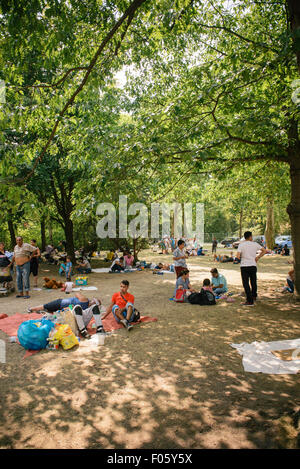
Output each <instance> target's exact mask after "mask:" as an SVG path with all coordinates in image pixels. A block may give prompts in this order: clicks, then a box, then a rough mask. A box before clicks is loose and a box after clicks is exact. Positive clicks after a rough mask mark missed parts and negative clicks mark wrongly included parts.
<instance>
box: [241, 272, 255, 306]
mask: <svg viewBox="0 0 300 469" xmlns="http://www.w3.org/2000/svg"><path fill="white" fill-rule="evenodd" d="M256 273H257V267H256V266H254V265H251V266H250V267H241V275H242V281H243V287H244V290H245V293H246V297H247V303H251V304H253V300H256V297H257V281H256ZM249 281H250V285H249ZM250 286H251V288H250Z"/></svg>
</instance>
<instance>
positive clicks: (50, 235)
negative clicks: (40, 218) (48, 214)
mask: <svg viewBox="0 0 300 469" xmlns="http://www.w3.org/2000/svg"><path fill="white" fill-rule="evenodd" d="M48 232H49V240H50V243H51V244H52V246H53V233H52V223H51V220H49V225H48Z"/></svg>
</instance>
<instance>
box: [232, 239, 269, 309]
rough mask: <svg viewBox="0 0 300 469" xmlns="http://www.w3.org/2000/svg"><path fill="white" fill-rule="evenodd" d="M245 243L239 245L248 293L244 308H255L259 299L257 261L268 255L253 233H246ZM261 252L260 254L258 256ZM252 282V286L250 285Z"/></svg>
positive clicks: (238, 256) (245, 288)
mask: <svg viewBox="0 0 300 469" xmlns="http://www.w3.org/2000/svg"><path fill="white" fill-rule="evenodd" d="M244 238H245V241H242V242H241V243H240V244H239V247H238V252H237V258H238V259H240V260H241V276H242V282H243V287H244V290H245V293H246V298H247V299H246V302H245V303H242V305H243V306H253V305H254V301H256V298H257V265H256V263H257V261H258V260H259V259H260V258H261V257H262V256H264V255H265V254H266V252H267V249H265V248H263V247H262V246H261V245H260V244H258V243H255V242H254V241H253V238H252V233H251V231H246V232H245V233H244ZM258 251H260V252H259V254H257V253H258ZM249 282H250V284H249Z"/></svg>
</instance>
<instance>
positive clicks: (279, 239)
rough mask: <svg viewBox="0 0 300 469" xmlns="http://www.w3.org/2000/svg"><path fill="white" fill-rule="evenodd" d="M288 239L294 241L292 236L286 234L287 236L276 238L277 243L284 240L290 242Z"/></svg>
mask: <svg viewBox="0 0 300 469" xmlns="http://www.w3.org/2000/svg"><path fill="white" fill-rule="evenodd" d="M288 241H292V238H291V236H288V235H286V236H277V237H276V238H275V243H276V244H281V243H283V242H288Z"/></svg>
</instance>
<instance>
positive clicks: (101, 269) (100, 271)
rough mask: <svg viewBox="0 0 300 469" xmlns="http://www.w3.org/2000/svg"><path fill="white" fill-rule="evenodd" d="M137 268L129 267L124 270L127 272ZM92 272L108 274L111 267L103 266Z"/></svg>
mask: <svg viewBox="0 0 300 469" xmlns="http://www.w3.org/2000/svg"><path fill="white" fill-rule="evenodd" d="M135 270H137V269H128V270H125V271H124V270H123V272H125V273H127V272H133V271H135ZM92 272H94V273H95V274H102V273H103V274H104V273H105V274H107V273H108V272H110V267H101V268H99V269H92Z"/></svg>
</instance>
